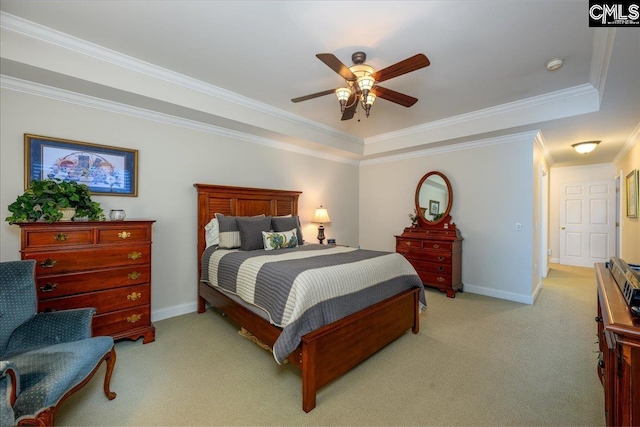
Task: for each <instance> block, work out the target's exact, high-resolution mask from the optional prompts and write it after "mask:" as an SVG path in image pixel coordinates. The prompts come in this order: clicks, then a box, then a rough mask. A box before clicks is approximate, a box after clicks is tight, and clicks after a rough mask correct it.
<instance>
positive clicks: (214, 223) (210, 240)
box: [204, 218, 220, 247]
mask: <svg viewBox="0 0 640 427" xmlns="http://www.w3.org/2000/svg"><path fill="white" fill-rule="evenodd" d="M204 238H205V241H206V242H207V247H209V246H213V245H219V244H220V224H218V219H217V218H213V219H212V220H211V221H209V224H207V225H205V226H204Z"/></svg>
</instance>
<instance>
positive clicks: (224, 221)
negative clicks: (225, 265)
mask: <svg viewBox="0 0 640 427" xmlns="http://www.w3.org/2000/svg"><path fill="white" fill-rule="evenodd" d="M215 217H216V218H217V219H218V227H219V230H220V232H219V235H220V244H219V247H220V248H222V249H235V248H239V247H240V233H239V232H238V225H237V224H236V217H235V216H225V215H222V214H219V213H217V214H216V215H215Z"/></svg>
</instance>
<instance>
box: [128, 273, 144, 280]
mask: <svg viewBox="0 0 640 427" xmlns="http://www.w3.org/2000/svg"><path fill="white" fill-rule="evenodd" d="M140 276H142V273H138V272H137V271H133V272H131V273H129V274H127V277H128V278H129V279H131V280H136V279H139V278H140Z"/></svg>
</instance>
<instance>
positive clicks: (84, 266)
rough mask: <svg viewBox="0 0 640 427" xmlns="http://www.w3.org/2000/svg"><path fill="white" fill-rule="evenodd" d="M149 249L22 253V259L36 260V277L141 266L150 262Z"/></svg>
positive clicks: (120, 248)
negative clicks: (106, 268)
mask: <svg viewBox="0 0 640 427" xmlns="http://www.w3.org/2000/svg"><path fill="white" fill-rule="evenodd" d="M150 255H151V247H150V246H149V245H146V246H135V245H134V246H127V247H119V248H108V249H94V250H86V249H83V250H77V251H73V252H71V251H70V252H55V251H51V252H37V253H28V252H27V253H23V259H35V260H36V276H38V277H39V276H41V275H54V274H63V273H73V272H76V271H83V270H95V269H98V268H105V267H118V266H127V265H141V264H148V263H150V262H151V256H150Z"/></svg>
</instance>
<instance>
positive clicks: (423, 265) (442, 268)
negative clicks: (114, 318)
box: [409, 259, 452, 276]
mask: <svg viewBox="0 0 640 427" xmlns="http://www.w3.org/2000/svg"><path fill="white" fill-rule="evenodd" d="M409 262H410V263H411V265H413V268H415V269H416V270H418V271H424V272H428V273H434V274H440V275H447V276H451V270H452V269H451V264H449V265H447V264H438V263H433V262H424V261H418V260H413V259H412V260H409Z"/></svg>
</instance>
